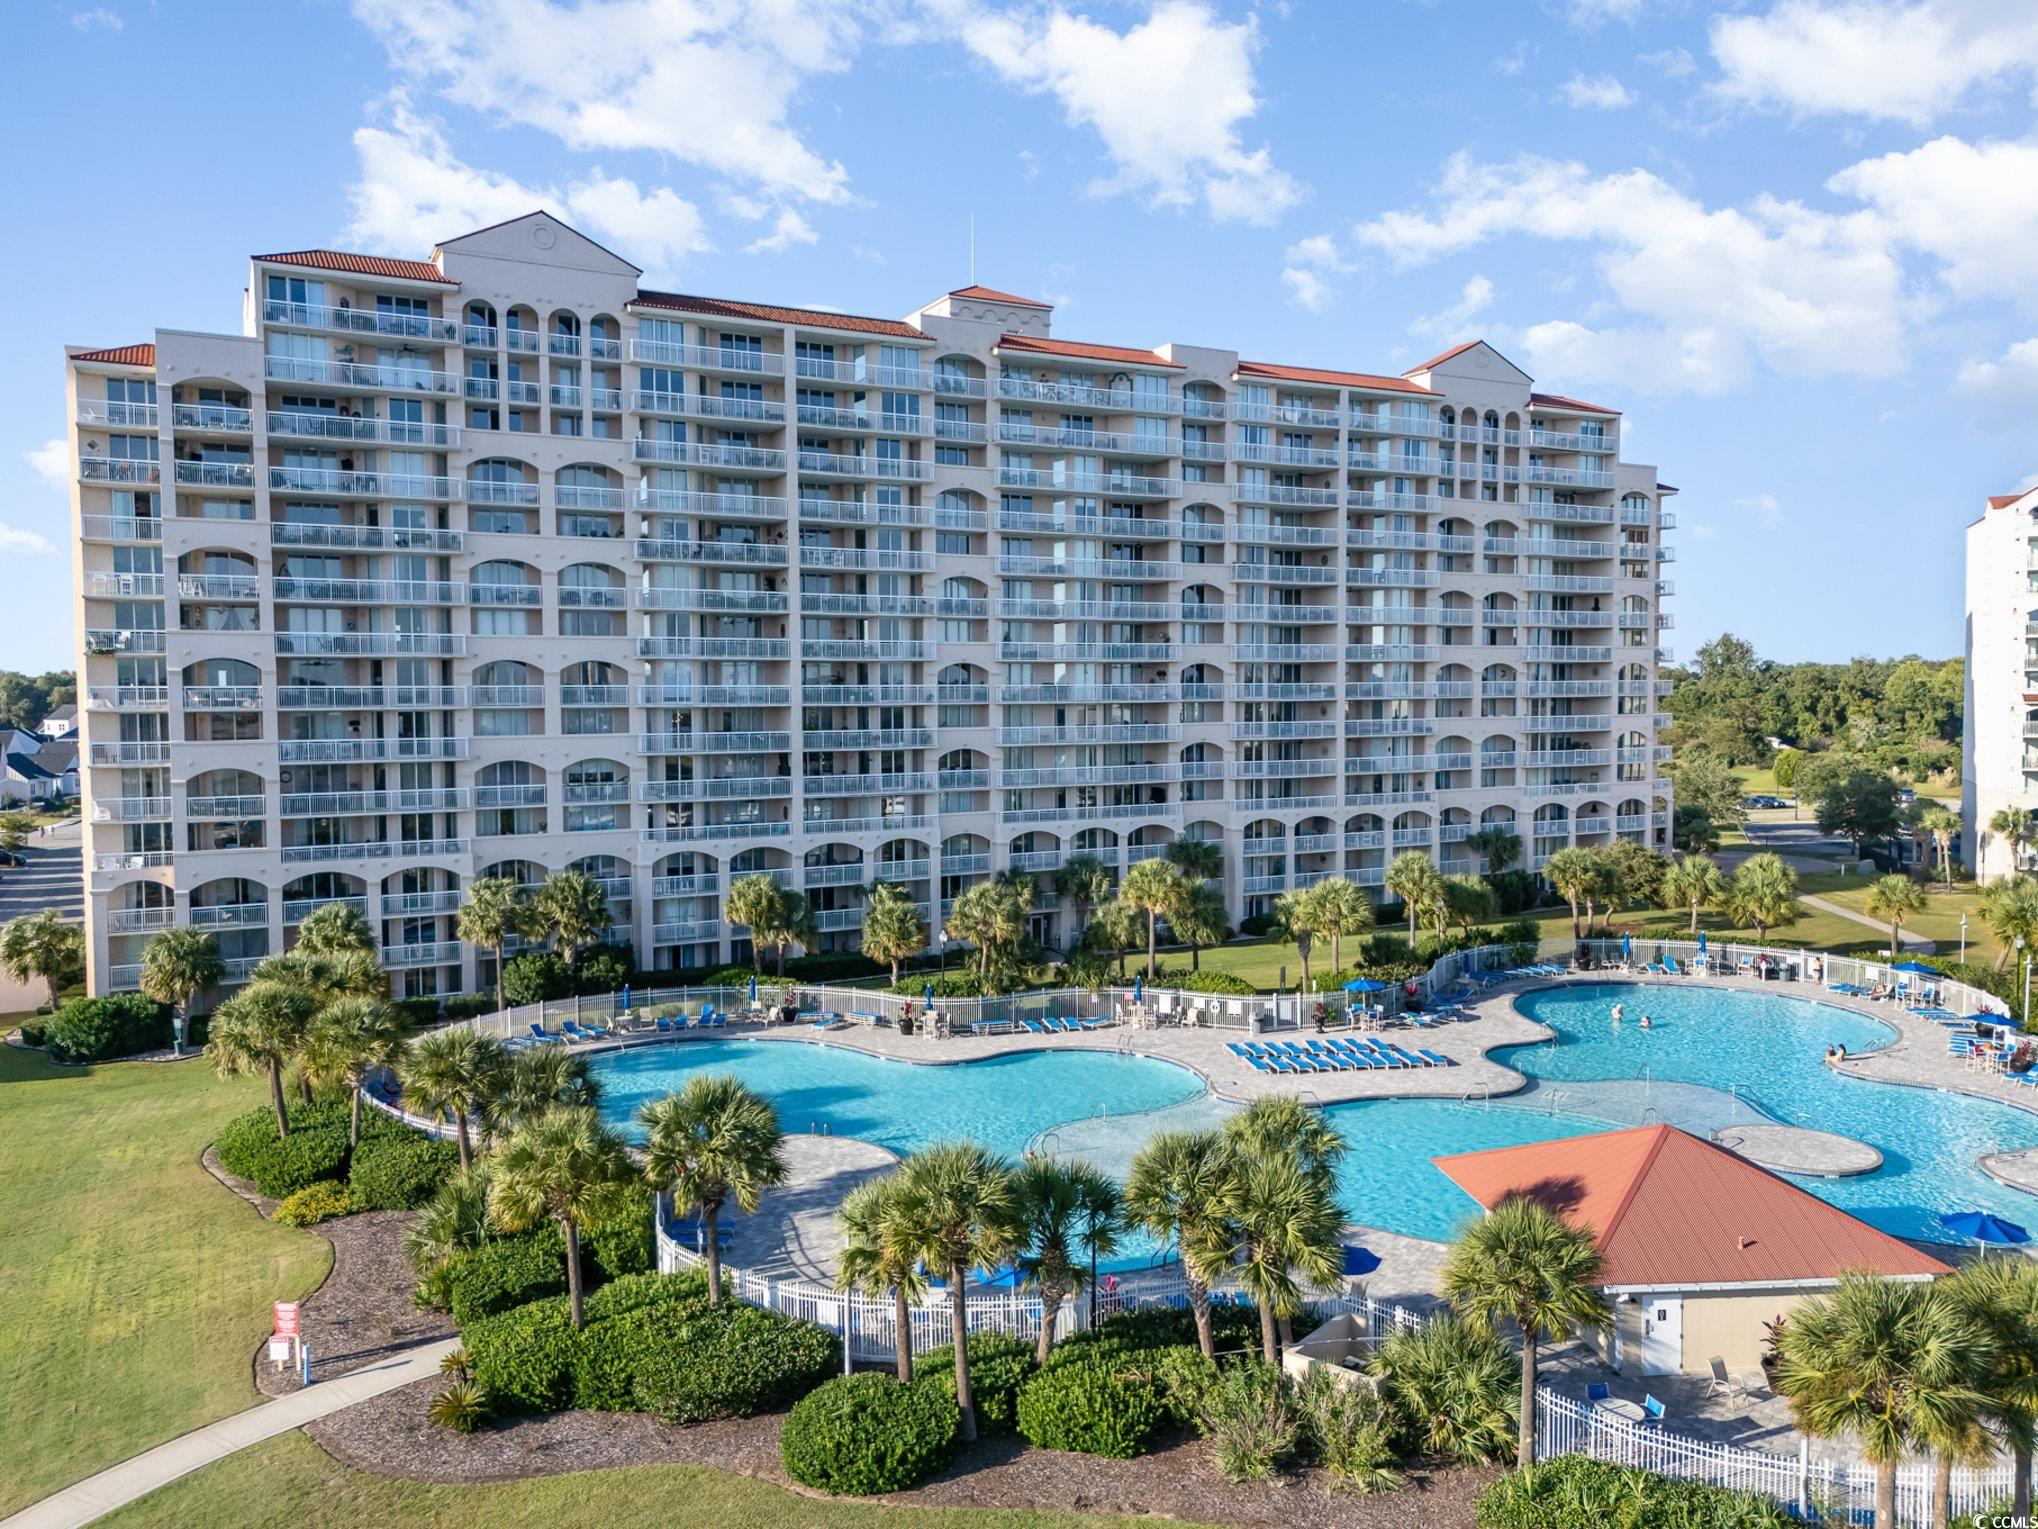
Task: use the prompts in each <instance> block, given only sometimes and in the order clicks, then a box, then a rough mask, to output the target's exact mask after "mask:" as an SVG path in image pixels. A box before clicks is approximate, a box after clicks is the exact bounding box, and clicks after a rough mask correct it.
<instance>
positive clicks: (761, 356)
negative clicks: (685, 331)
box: [630, 340, 785, 377]
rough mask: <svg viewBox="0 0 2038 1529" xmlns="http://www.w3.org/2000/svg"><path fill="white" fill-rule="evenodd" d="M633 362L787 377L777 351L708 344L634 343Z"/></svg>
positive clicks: (782, 360)
mask: <svg viewBox="0 0 2038 1529" xmlns="http://www.w3.org/2000/svg"><path fill="white" fill-rule="evenodd" d="M630 359H631V360H632V361H648V362H649V363H650V364H651V365H653V366H688V367H696V368H701V369H704V370H707V371H715V372H756V373H758V374H759V375H761V376H765V377H783V376H784V375H785V357H784V356H783V355H780V354H778V353H777V352H774V351H762V350H748V349H739V348H735V347H721V346H709V345H681V344H675V343H673V342H671V341H668V340H632V341H631V342H630Z"/></svg>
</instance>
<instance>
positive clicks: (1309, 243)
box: [1281, 234, 1358, 313]
mask: <svg viewBox="0 0 2038 1529" xmlns="http://www.w3.org/2000/svg"><path fill="white" fill-rule="evenodd" d="M1285 259H1286V261H1287V264H1286V265H1285V266H1284V267H1283V269H1282V271H1281V280H1282V282H1283V283H1285V284H1286V286H1287V288H1288V296H1289V298H1290V300H1291V301H1293V302H1294V303H1295V304H1297V305H1298V306H1299V307H1303V308H1307V309H1308V310H1309V311H1310V312H1312V313H1321V312H1322V311H1323V310H1324V309H1326V308H1328V307H1329V306H1330V305H1331V304H1332V302H1334V301H1335V300H1336V298H1337V287H1336V285H1335V284H1334V283H1333V282H1332V281H1331V279H1330V278H1331V277H1333V276H1343V275H1347V274H1349V273H1350V272H1351V271H1353V270H1355V269H1357V264H1358V263H1357V262H1356V261H1354V260H1352V259H1351V258H1350V257H1349V256H1347V255H1346V254H1345V253H1344V252H1343V251H1342V250H1340V249H1339V248H1338V244H1337V237H1336V236H1335V235H1334V234H1311V235H1309V237H1308V238H1306V239H1298V240H1297V241H1296V242H1295V243H1293V244H1291V245H1289V246H1288V253H1287V255H1286V257H1285Z"/></svg>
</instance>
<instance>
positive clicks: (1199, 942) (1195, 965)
mask: <svg viewBox="0 0 2038 1529" xmlns="http://www.w3.org/2000/svg"><path fill="white" fill-rule="evenodd" d="M1187 842H1189V843H1192V844H1193V843H1195V842H1197V841H1195V840H1193V839H1192V840H1189V841H1187ZM1168 924H1169V927H1171V928H1172V929H1173V930H1174V931H1175V938H1177V939H1179V940H1180V941H1182V943H1183V944H1185V945H1187V946H1188V947H1189V970H1190V971H1192V972H1200V971H1201V970H1202V969H1203V947H1204V946H1205V945H1216V944H1220V943H1221V942H1222V941H1223V939H1224V937H1225V935H1226V933H1227V932H1228V931H1229V930H1230V928H1231V922H1230V915H1229V912H1228V910H1227V909H1226V908H1225V906H1224V893H1223V891H1222V890H1220V889H1219V888H1218V886H1217V884H1216V883H1215V882H1209V881H1196V882H1191V883H1190V884H1189V895H1188V896H1187V897H1186V898H1184V899H1183V901H1182V906H1181V907H1179V908H1177V909H1176V910H1175V911H1174V913H1173V914H1172V915H1171V916H1170V917H1169V920H1168Z"/></svg>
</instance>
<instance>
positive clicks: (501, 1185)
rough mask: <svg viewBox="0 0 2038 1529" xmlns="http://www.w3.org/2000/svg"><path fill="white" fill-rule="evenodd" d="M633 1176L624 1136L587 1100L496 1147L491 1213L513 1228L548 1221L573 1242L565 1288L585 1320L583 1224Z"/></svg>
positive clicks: (613, 1201) (576, 1319) (609, 1204)
mask: <svg viewBox="0 0 2038 1529" xmlns="http://www.w3.org/2000/svg"><path fill="white" fill-rule="evenodd" d="M631 1177H632V1171H631V1163H630V1154H629V1151H628V1150H627V1149H626V1148H625V1147H624V1145H623V1140H622V1138H621V1137H620V1136H618V1135H616V1133H615V1132H613V1131H611V1130H609V1129H608V1127H606V1126H604V1125H603V1124H602V1123H601V1118H600V1117H599V1116H598V1115H596V1114H595V1112H594V1111H593V1110H592V1109H590V1108H587V1107H584V1106H583V1107H580V1108H575V1109H564V1110H554V1111H552V1113H551V1114H549V1115H544V1116H541V1117H540V1118H539V1119H537V1120H534V1121H532V1122H531V1123H530V1124H529V1125H525V1126H519V1127H518V1128H517V1129H516V1130H515V1131H514V1132H513V1133H511V1135H510V1138H509V1140H507V1141H505V1142H504V1143H503V1144H502V1149H501V1150H500V1151H499V1152H497V1153H496V1155H495V1158H494V1166H493V1168H492V1170H491V1172H490V1176H489V1184H488V1214H489V1219H490V1220H492V1221H493V1222H494V1223H495V1224H496V1225H497V1226H498V1227H500V1228H501V1229H502V1230H504V1231H506V1232H526V1231H529V1230H530V1229H531V1228H532V1227H534V1226H536V1225H538V1224H539V1223H540V1222H541V1221H550V1222H551V1223H552V1224H553V1225H555V1226H557V1227H558V1228H559V1235H560V1236H561V1237H562V1238H563V1239H565V1242H566V1294H567V1299H568V1302H569V1305H570V1308H571V1311H572V1314H573V1325H574V1327H575V1328H576V1329H578V1328H579V1327H580V1326H581V1279H580V1229H581V1228H582V1227H584V1226H586V1225H588V1224H589V1223H590V1222H592V1221H596V1220H599V1219H600V1218H601V1217H602V1216H603V1215H604V1214H606V1213H607V1212H609V1211H611V1210H613V1209H614V1208H615V1206H616V1205H617V1203H618V1201H619V1200H620V1199H621V1195H622V1186H623V1185H624V1184H625V1183H627V1182H628V1181H629V1179H630V1178H631Z"/></svg>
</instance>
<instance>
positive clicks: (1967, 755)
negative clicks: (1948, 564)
mask: <svg viewBox="0 0 2038 1529" xmlns="http://www.w3.org/2000/svg"><path fill="white" fill-rule="evenodd" d="M1964 716H1965V721H1964V723H1963V725H1962V727H1961V738H1960V837H1961V842H1962V843H1963V844H1969V845H1973V846H1974V847H1975V848H1974V851H1973V853H1974V873H1975V876H1976V878H1977V879H1978V880H1981V881H1993V880H1995V878H1996V877H1998V876H2007V875H2009V874H2010V873H2011V872H2012V871H2015V870H2018V869H2024V870H2029V869H2031V868H2032V866H2033V862H2034V859H2038V843H2028V844H2025V845H2023V846H2021V865H2019V863H2018V857H2019V851H2018V850H2017V849H2013V848H2012V845H2011V843H2010V841H2009V839H2007V838H2005V837H2004V836H2003V835H2001V834H1998V833H1995V832H1993V831H1992V830H1991V828H1990V826H1989V825H1990V824H1991V823H1992V822H1994V820H1995V816H1996V814H1997V813H1998V812H2000V811H2002V810H2003V809H2004V808H2006V807H2008V808H2023V809H2026V810H2028V809H2030V808H2032V807H2033V806H2034V804H2038V489H2027V490H2026V491H2024V492H2023V493H2021V494H1996V495H1993V496H1991V497H1990V498H1989V500H1988V502H1987V506H1986V507H1985V508H1984V509H1983V511H1982V514H1981V518H1980V519H1979V520H1977V521H1975V522H1974V523H1973V524H1972V525H1970V526H1969V527H1968V528H1967V697H1966V706H1965V708H1964Z"/></svg>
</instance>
